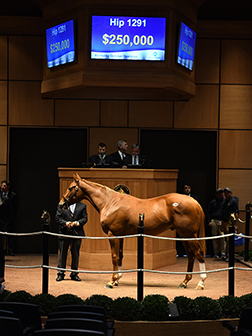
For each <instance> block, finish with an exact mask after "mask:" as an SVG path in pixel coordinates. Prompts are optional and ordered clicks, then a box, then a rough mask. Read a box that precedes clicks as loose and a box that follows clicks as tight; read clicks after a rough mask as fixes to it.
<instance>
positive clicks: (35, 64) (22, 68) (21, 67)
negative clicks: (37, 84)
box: [9, 36, 44, 80]
mask: <svg viewBox="0 0 252 336" xmlns="http://www.w3.org/2000/svg"><path fill="white" fill-rule="evenodd" d="M43 46H44V38H43V36H10V37H9V78H10V79H12V80H13V79H14V80H15V79H18V80H42V78H43V53H44V52H43Z"/></svg>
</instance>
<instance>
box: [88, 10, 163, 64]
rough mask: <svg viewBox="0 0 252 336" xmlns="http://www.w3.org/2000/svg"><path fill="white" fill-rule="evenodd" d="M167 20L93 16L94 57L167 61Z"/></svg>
mask: <svg viewBox="0 0 252 336" xmlns="http://www.w3.org/2000/svg"><path fill="white" fill-rule="evenodd" d="M165 31H166V19H165V18H152V17H114V16H95V15H94V16H92V37H91V58H92V59H119V60H148V61H163V60H164V59H165Z"/></svg>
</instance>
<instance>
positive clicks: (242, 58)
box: [221, 40, 252, 84]
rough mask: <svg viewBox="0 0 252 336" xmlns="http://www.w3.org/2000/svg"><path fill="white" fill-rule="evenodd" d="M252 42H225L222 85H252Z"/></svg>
mask: <svg viewBox="0 0 252 336" xmlns="http://www.w3.org/2000/svg"><path fill="white" fill-rule="evenodd" d="M251 58H252V40H223V41H222V43H221V83H223V84H252V63H251Z"/></svg>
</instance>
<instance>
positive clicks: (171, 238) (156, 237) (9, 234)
mask: <svg viewBox="0 0 252 336" xmlns="http://www.w3.org/2000/svg"><path fill="white" fill-rule="evenodd" d="M0 234H1V235H6V236H38V235H42V234H47V235H50V236H56V237H63V238H73V239H90V240H103V239H119V238H137V237H146V238H152V239H160V240H176V241H190V240H212V239H221V238H225V237H231V236H233V235H235V236H237V237H243V238H250V239H252V236H247V235H244V234H241V233H227V234H223V235H219V236H211V237H200V238H173V237H160V236H152V235H146V234H144V233H143V234H142V233H141V234H138V233H136V234H133V235H124V236H115V237H88V236H73V235H65V234H60V233H54V232H49V231H38V232H30V233H10V232H6V231H5V232H4V231H0Z"/></svg>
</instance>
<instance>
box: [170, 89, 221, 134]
mask: <svg viewBox="0 0 252 336" xmlns="http://www.w3.org/2000/svg"><path fill="white" fill-rule="evenodd" d="M218 90H219V88H218V86H217V85H197V88H196V91H197V93H196V96H195V97H194V98H192V99H191V100H190V101H189V102H175V117H174V127H175V128H217V127H218V99H219V94H218Z"/></svg>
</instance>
